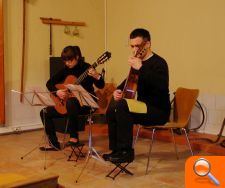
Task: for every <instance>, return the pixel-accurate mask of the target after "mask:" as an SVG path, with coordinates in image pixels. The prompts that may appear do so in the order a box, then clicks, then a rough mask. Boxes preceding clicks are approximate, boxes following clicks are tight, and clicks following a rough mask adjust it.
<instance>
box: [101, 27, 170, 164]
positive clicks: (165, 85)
mask: <svg viewBox="0 0 225 188" xmlns="http://www.w3.org/2000/svg"><path fill="white" fill-rule="evenodd" d="M130 46H131V50H132V53H133V56H131V57H129V58H128V63H129V65H130V66H131V69H132V70H133V71H134V72H136V74H137V75H138V82H137V96H136V97H137V101H141V102H144V105H145V106H146V112H144V113H143V112H141V113H139V112H134V111H135V110H134V111H133V109H132V110H131V109H130V108H131V107H130V106H129V105H128V101H127V100H126V99H124V97H123V96H124V92H125V91H124V86H125V85H126V84H127V83H126V80H125V81H123V82H122V83H121V84H120V85H119V86H118V87H117V89H116V90H115V91H114V93H113V99H112V101H111V103H110V105H109V107H108V109H107V114H106V115H107V116H106V117H107V123H108V134H109V149H110V150H112V152H111V153H109V154H104V155H103V158H104V159H105V160H109V161H111V162H113V163H117V162H132V161H133V160H134V150H133V148H132V143H133V124H142V125H146V126H147V125H162V124H164V123H166V122H167V121H168V120H169V115H170V108H171V106H170V100H169V73H168V66H167V63H166V61H165V60H164V59H163V58H161V57H160V56H159V55H157V54H155V53H153V52H152V51H151V37H150V33H149V32H148V31H147V30H145V29H135V30H133V31H132V32H131V34H130ZM142 104H143V103H142ZM134 108H135V107H134Z"/></svg>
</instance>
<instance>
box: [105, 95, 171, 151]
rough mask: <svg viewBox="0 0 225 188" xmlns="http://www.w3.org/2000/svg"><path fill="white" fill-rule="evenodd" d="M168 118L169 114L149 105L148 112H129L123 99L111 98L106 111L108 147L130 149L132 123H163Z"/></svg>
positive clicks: (131, 143)
mask: <svg viewBox="0 0 225 188" xmlns="http://www.w3.org/2000/svg"><path fill="white" fill-rule="evenodd" d="M168 119H169V114H168V113H167V114H165V113H164V112H162V111H161V110H159V109H157V108H154V107H151V109H148V113H146V114H143V113H131V112H130V111H129V108H128V105H127V102H126V100H125V99H122V100H119V101H115V100H113V99H112V100H111V102H110V104H109V107H108V109H107V111H106V120H107V123H108V135H109V149H110V150H117V151H118V150H130V149H132V145H133V125H134V124H141V125H146V126H148V125H163V124H165V123H166V122H167V121H168Z"/></svg>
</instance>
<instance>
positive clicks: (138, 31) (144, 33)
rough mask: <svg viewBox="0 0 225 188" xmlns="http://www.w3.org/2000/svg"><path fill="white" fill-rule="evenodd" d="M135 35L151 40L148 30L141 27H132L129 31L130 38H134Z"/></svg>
mask: <svg viewBox="0 0 225 188" xmlns="http://www.w3.org/2000/svg"><path fill="white" fill-rule="evenodd" d="M136 37H142V38H143V39H145V40H147V41H150V40H151V35H150V33H149V31H148V30H146V29H143V28H137V29H134V30H133V31H132V32H131V33H130V39H134V38H136Z"/></svg>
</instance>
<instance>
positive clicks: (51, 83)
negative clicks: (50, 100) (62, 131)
mask: <svg viewBox="0 0 225 188" xmlns="http://www.w3.org/2000/svg"><path fill="white" fill-rule="evenodd" d="M61 57H62V60H63V62H64V63H65V67H64V68H63V69H62V70H61V71H59V72H58V73H56V74H55V75H54V76H53V77H52V78H50V79H49V80H48V81H47V84H46V86H47V88H48V90H49V91H50V92H53V93H54V95H55V97H57V98H59V99H60V101H63V100H65V99H67V100H66V104H65V106H66V113H65V114H60V113H59V112H58V111H57V110H56V108H55V107H46V108H44V109H42V110H41V112H40V116H41V119H42V123H43V125H45V131H46V134H47V136H48V139H49V146H47V147H40V150H42V151H44V150H48V151H55V150H59V149H60V144H59V142H58V139H57V136H56V130H55V125H54V122H53V119H54V118H58V117H67V118H68V132H69V134H70V140H69V144H73V145H74V144H75V145H76V144H77V143H78V142H79V135H78V127H79V125H78V115H81V114H82V115H84V114H88V113H89V112H90V108H88V107H87V106H81V105H80V103H79V101H78V99H77V98H75V97H69V98H67V97H68V93H69V92H68V91H67V90H65V89H57V87H56V84H59V83H63V82H64V80H65V79H66V78H67V77H68V76H69V75H73V76H74V77H75V78H78V77H79V76H80V75H81V74H82V73H84V72H85V71H86V70H88V75H87V76H86V78H85V79H83V80H82V82H81V83H80V85H81V86H82V87H83V88H84V89H85V90H86V91H87V92H89V93H91V94H93V95H95V93H94V87H93V84H94V85H95V86H96V87H98V88H100V89H101V88H103V87H104V85H105V82H104V80H103V78H102V77H101V75H100V74H99V73H98V72H97V71H96V70H95V69H94V68H92V67H90V66H91V65H90V64H88V63H86V62H84V60H83V57H82V55H81V51H80V48H79V47H78V46H67V47H65V48H64V49H63V51H62V53H61ZM71 84H72V83H71Z"/></svg>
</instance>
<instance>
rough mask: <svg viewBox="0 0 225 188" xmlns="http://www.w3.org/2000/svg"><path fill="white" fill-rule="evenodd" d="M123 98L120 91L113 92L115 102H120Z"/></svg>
mask: <svg viewBox="0 0 225 188" xmlns="http://www.w3.org/2000/svg"><path fill="white" fill-rule="evenodd" d="M122 97H123V92H122V91H121V90H120V89H117V90H115V91H114V92H113V98H114V100H115V101H119V100H121V99H122Z"/></svg>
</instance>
